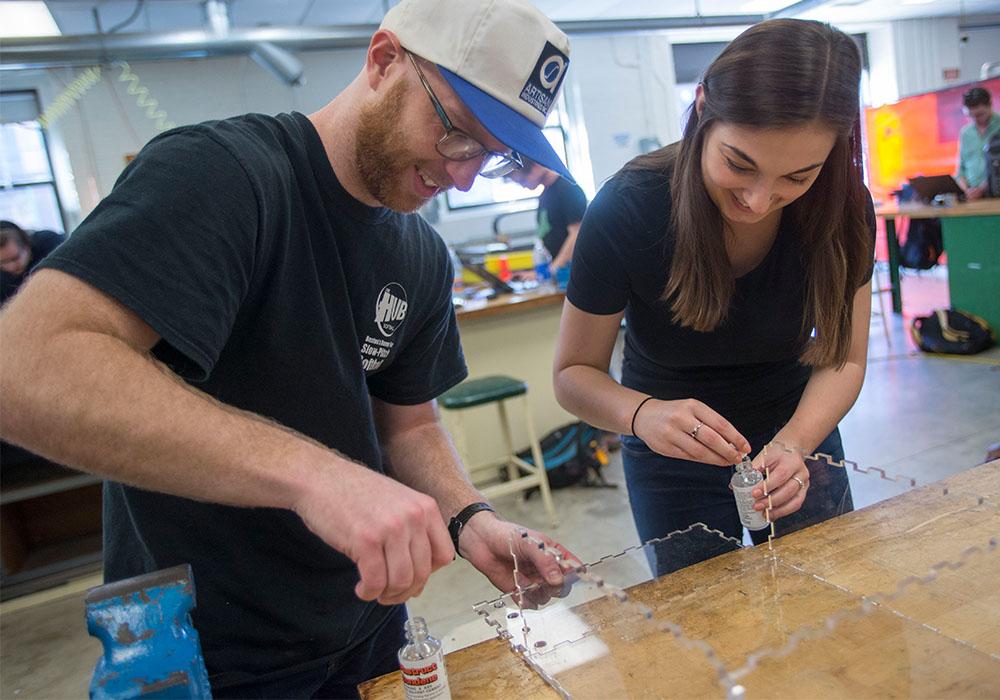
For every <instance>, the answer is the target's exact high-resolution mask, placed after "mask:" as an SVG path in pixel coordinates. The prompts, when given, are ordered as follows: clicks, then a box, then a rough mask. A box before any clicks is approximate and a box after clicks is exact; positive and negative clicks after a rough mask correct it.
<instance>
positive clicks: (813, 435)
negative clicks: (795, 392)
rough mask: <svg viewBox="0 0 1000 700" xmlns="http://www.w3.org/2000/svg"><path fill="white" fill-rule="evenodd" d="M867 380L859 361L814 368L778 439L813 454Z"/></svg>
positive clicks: (854, 399) (776, 437)
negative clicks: (835, 366)
mask: <svg viewBox="0 0 1000 700" xmlns="http://www.w3.org/2000/svg"><path fill="white" fill-rule="evenodd" d="M864 381H865V366H864V365H861V364H858V363H857V362H848V363H847V364H845V365H844V366H843V367H841V368H840V369H834V368H829V367H828V368H823V369H817V370H815V371H814V372H813V375H812V377H811V378H810V379H809V382H808V383H807V384H806V388H805V391H803V392H802V398H801V399H799V405H798V407H797V408H796V409H795V413H794V414H792V417H791V419H790V420H789V421H788V423H786V424H785V426H784V427H783V428H782V429H781V430H780V431H778V434H777V435H776V436H775V438H774V439H775V441H777V442H781V443H782V444H784V445H785V446H787V447H797V448H799V449H802V450H805V451H806V452H807V453H811V452H812V451H813V450H815V449H816V447H817V446H818V445H819V444H820V443H822V442H823V440H824V439H825V438H826V436H827V435H829V434H830V433H832V432H833V429H834V428H836V427H837V424H838V423H840V420H841V419H842V418H843V417H844V416H845V415H847V412H848V411H849V410H850V409H851V406H853V405H854V402H855V401H856V400H857V398H858V394H860V393H861V386H862V384H864Z"/></svg>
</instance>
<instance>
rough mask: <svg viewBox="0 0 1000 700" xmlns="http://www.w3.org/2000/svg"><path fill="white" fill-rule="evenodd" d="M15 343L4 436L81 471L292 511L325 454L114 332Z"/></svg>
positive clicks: (5, 387)
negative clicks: (201, 387)
mask: <svg viewBox="0 0 1000 700" xmlns="http://www.w3.org/2000/svg"><path fill="white" fill-rule="evenodd" d="M8 321H13V323H8ZM22 322H23V320H22V321H19V320H18V319H7V318H4V320H3V323H2V326H0V328H2V330H0V332H3V333H5V334H7V333H8V332H10V333H12V334H13V337H21V338H24V337H26V336H25V335H24V334H21V333H18V331H19V330H20V329H18V328H17V325H18V323H22ZM8 337H12V336H8ZM11 350H13V348H8V350H7V354H6V356H5V357H4V359H3V363H2V370H0V393H2V395H3V397H4V399H3V403H4V406H3V412H2V419H0V432H2V434H3V437H4V438H5V439H8V440H9V441H11V442H14V443H17V444H20V445H23V446H24V447H26V448H28V449H30V450H32V451H34V452H37V453H38V454H41V455H42V456H45V457H47V458H49V459H52V460H54V461H57V462H61V463H63V464H68V465H70V466H73V467H75V468H78V469H82V470H84V471H88V472H92V473H95V474H99V475H101V476H105V477H108V478H111V479H114V480H117V481H122V482H124V483H128V484H132V485H135V486H140V487H142V488H146V489H150V490H155V491H162V492H165V493H170V494H174V495H178V496H184V497H188V498H194V499H199V500H207V501H214V502H220V503H226V504H229V505H238V506H270V507H278V508H288V507H291V506H292V505H293V504H294V501H295V498H296V495H297V491H298V489H299V487H300V485H302V484H304V483H307V482H308V481H309V479H310V473H309V472H310V471H313V470H316V469H318V468H319V465H321V464H323V463H324V462H326V463H329V462H330V460H331V458H332V457H333V455H332V454H331V453H330V452H329V451H328V450H326V449H325V448H323V447H322V446H321V445H319V444H317V443H314V442H312V441H310V440H308V439H307V438H305V437H303V436H301V435H298V434H295V433H294V432H292V431H291V430H288V429H285V428H283V427H281V426H278V425H276V424H274V423H273V422H270V421H268V420H265V419H263V418H261V417H259V416H255V415H253V414H250V413H247V412H243V411H239V410H237V409H235V408H232V407H229V406H225V405H223V404H220V403H218V402H216V401H215V400H214V399H212V398H210V397H208V396H206V395H205V394H202V393H200V392H198V391H196V390H194V389H193V388H191V387H189V386H188V385H186V384H184V383H183V382H182V381H181V380H180V379H179V378H177V377H176V375H174V374H173V373H171V372H170V371H169V370H167V369H166V368H165V367H163V366H162V365H160V364H159V363H157V362H155V361H154V360H153V359H152V358H151V357H150V356H149V355H148V354H147V353H144V352H142V351H140V350H137V349H135V348H133V347H130V346H129V345H127V344H126V343H125V342H124V341H122V340H120V339H118V338H114V337H111V336H108V335H104V334H101V333H96V332H91V331H82V330H81V331H73V332H68V333H64V334H58V335H55V336H53V337H51V338H48V339H47V340H46V342H45V343H44V347H33V348H32V347H28V348H23V347H22V348H18V349H17V352H11Z"/></svg>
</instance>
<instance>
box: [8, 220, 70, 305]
mask: <svg viewBox="0 0 1000 700" xmlns="http://www.w3.org/2000/svg"><path fill="white" fill-rule="evenodd" d="M65 239H66V237H65V236H63V235H62V234H61V233H56V232H55V231H35V232H33V233H31V234H29V233H28V232H27V231H25V230H24V229H23V228H21V227H20V226H18V225H17V224H15V223H14V222H12V221H0V304H3V303H4V302H5V301H7V300H8V299H9V298H11V297H12V296H14V293H15V292H16V291H17V290H18V289H20V288H21V285H22V284H24V280H25V279H27V277H28V273H29V272H31V271H32V270H33V269H35V266H36V265H38V263H40V262H41V261H42V260H43V259H44V258H45V256H46V255H48V254H49V253H51V252H52V251H53V250H55V249H56V248H58V247H59V245H60V244H62V242H63V241H64V240H65Z"/></svg>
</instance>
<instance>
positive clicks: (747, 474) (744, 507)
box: [729, 455, 770, 530]
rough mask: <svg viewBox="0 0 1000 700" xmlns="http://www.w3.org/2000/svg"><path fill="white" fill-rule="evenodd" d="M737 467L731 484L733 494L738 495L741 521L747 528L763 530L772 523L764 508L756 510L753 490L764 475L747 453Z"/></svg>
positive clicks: (737, 505)
mask: <svg viewBox="0 0 1000 700" xmlns="http://www.w3.org/2000/svg"><path fill="white" fill-rule="evenodd" d="M733 466H734V467H736V473H735V474H733V480H732V481H730V482H729V485H730V486H732V487H733V495H735V496H736V510H738V511H739V513H740V522H741V523H743V527H745V528H746V529H747V530H763V529H764V528H765V527H767V526H768V525H769V524H770V523H768V521H767V516H766V515H765V514H764V511H762V510H754V508H753V504H754V501H755V500H756V499H754V497H753V490H754V489H755V488H757V486H759V485H760V483H761V482H762V481H764V476H763V475H762V474H761V473H760V472H759V471H757V470H756V469H754V468H753V462H751V461H750V456H749V455H745V456H744V457H743V460H742V461H741V462H740V463H739V464H735V465H733Z"/></svg>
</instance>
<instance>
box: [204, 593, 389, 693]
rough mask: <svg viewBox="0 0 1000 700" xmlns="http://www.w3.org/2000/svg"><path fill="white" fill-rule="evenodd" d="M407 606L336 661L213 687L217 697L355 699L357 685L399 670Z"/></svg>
mask: <svg viewBox="0 0 1000 700" xmlns="http://www.w3.org/2000/svg"><path fill="white" fill-rule="evenodd" d="M404 622H406V606H405V605H397V606H396V610H394V611H393V613H392V614H391V615H389V617H388V618H387V619H386V620H385V622H383V624H382V626H381V627H380V628H379V629H378V630H377V631H376V632H375V634H373V635H372V636H371V637H370V638H369V639H367V640H366V641H365V642H363V643H361V644H359V645H358V646H356V647H355V648H353V649H351V650H350V651H349V652H347V654H345V655H344V656H341V657H338V658H337V659H336V660H334V661H332V662H329V663H323V664H322V665H320V666H317V667H313V668H311V669H309V670H305V671H293V672H291V673H277V674H273V675H269V676H267V677H266V678H263V679H260V680H258V681H256V682H251V683H241V684H239V685H231V686H226V687H224V688H219V689H216V688H212V696H213V697H215V698H331V699H335V700H341V698H351V699H352V700H353V699H354V698H357V697H359V696H358V684H359V683H364V682H365V681H367V680H370V679H372V678H376V677H378V676H381V675H384V674H386V673H390V672H392V671H396V670H398V669H399V657H398V656H397V654H398V653H399V650H400V649H401V648H402V646H403V644H405V643H406V635H405V633H404V632H403V623H404Z"/></svg>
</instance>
